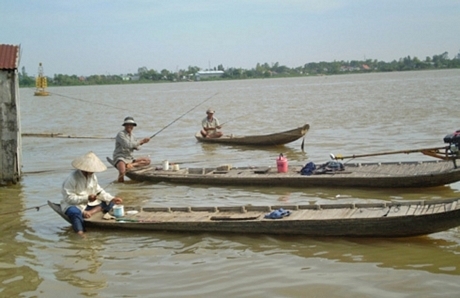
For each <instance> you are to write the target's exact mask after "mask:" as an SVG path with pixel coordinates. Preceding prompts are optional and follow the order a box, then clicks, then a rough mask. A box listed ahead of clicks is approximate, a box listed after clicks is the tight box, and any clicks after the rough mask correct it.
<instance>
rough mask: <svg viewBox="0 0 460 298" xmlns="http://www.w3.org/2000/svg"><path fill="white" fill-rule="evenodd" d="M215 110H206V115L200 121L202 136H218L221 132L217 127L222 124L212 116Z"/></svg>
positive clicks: (219, 127)
mask: <svg viewBox="0 0 460 298" xmlns="http://www.w3.org/2000/svg"><path fill="white" fill-rule="evenodd" d="M214 113H215V111H214V110H213V109H211V108H209V109H207V110H206V117H205V118H204V119H203V120H202V121H201V126H202V129H201V131H200V133H201V135H202V136H203V138H220V137H221V136H222V135H223V133H222V131H220V130H219V129H221V128H222V126H221V125H220V124H219V120H218V119H217V118H216V117H214Z"/></svg>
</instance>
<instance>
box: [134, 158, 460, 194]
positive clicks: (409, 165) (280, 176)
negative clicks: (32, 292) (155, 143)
mask: <svg viewBox="0 0 460 298" xmlns="http://www.w3.org/2000/svg"><path fill="white" fill-rule="evenodd" d="M300 169H301V166H291V167H290V168H289V170H288V172H287V173H278V172H277V171H276V169H272V168H270V167H254V168H232V169H229V170H228V171H223V170H220V169H219V167H217V168H185V169H181V170H179V171H171V170H170V171H163V170H161V169H160V170H158V168H155V167H154V166H149V167H144V168H140V169H135V170H132V171H128V172H127V173H126V175H127V176H128V177H129V178H130V179H132V180H136V181H145V182H152V183H157V182H169V183H178V184H201V185H220V186H231V185H235V186H277V187H295V188H308V187H360V188H414V187H417V188H419V187H435V186H441V185H446V184H450V183H453V182H457V181H460V169H459V168H454V165H453V163H452V162H448V161H426V162H402V163H401V162H400V163H362V164H361V163H360V164H347V165H346V166H345V169H344V170H343V171H334V172H326V173H323V174H319V175H310V176H304V175H301V174H300Z"/></svg>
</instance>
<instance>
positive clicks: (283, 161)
mask: <svg viewBox="0 0 460 298" xmlns="http://www.w3.org/2000/svg"><path fill="white" fill-rule="evenodd" d="M276 166H277V167H278V173H286V172H287V171H288V161H287V158H286V157H284V156H283V153H280V156H278V158H277V159H276Z"/></svg>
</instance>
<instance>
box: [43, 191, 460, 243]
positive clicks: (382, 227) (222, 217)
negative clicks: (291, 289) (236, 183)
mask: <svg viewBox="0 0 460 298" xmlns="http://www.w3.org/2000/svg"><path fill="white" fill-rule="evenodd" d="M459 201H460V198H456V199H447V200H425V201H409V202H383V203H362V204H357V203H350V204H321V205H282V206H252V205H245V206H227V207H126V206H125V207H124V209H125V213H126V215H124V216H123V217H119V218H115V217H112V218H111V219H103V218H102V213H96V214H94V215H93V216H92V217H91V218H89V219H85V222H86V226H87V227H97V228H112V229H118V230H121V229H129V230H151V231H171V232H201V233H202V232H215V233H240V234H241V233H248V234H282V235H288V234H292V235H304V236H311V237H335V236H337V237H409V236H419V235H427V234H431V233H436V232H440V231H444V230H448V229H451V228H455V227H457V226H459V225H460V202H459ZM48 204H49V206H50V207H51V208H52V209H53V210H54V211H56V212H57V213H58V214H59V215H61V216H62V217H63V218H64V219H66V220H67V221H69V219H68V218H67V216H66V215H65V214H63V213H62V211H61V207H60V205H59V204H55V203H52V202H50V201H48ZM280 214H281V216H273V215H280Z"/></svg>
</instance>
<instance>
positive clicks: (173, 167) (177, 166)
mask: <svg viewBox="0 0 460 298" xmlns="http://www.w3.org/2000/svg"><path fill="white" fill-rule="evenodd" d="M179 169H180V168H179V165H178V164H177V163H176V164H174V165H173V166H172V170H173V171H179Z"/></svg>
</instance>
